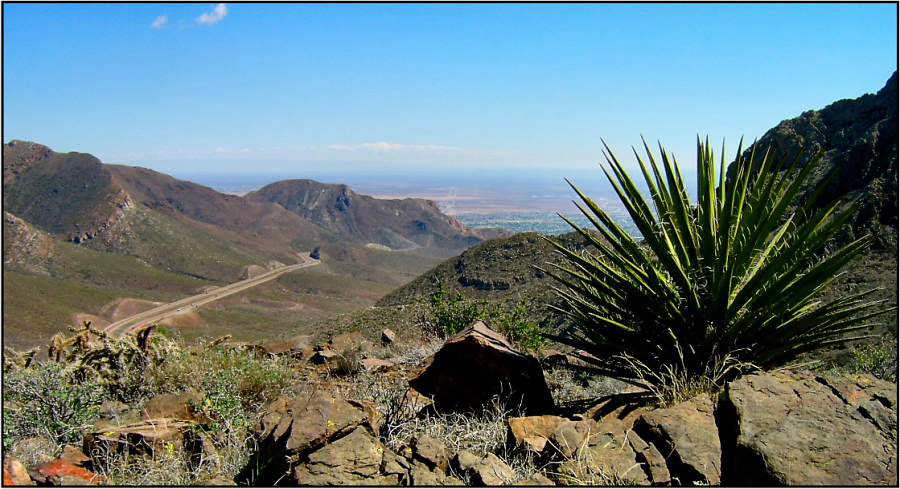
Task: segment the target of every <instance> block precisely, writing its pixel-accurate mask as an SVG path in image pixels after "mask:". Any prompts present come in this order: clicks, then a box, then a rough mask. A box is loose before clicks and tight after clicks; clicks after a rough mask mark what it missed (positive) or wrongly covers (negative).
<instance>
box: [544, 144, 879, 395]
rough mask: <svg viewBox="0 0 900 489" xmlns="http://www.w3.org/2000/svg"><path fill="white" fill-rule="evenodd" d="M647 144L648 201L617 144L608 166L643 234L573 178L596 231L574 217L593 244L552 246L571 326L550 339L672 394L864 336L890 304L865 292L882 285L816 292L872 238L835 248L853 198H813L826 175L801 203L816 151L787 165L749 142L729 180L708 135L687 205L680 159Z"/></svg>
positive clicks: (602, 368)
mask: <svg viewBox="0 0 900 489" xmlns="http://www.w3.org/2000/svg"><path fill="white" fill-rule="evenodd" d="M644 149H645V150H646V154H647V157H648V159H649V168H648V165H647V164H646V163H645V162H644V160H643V158H641V156H640V155H639V154H638V152H637V151H635V155H636V156H637V160H638V164H639V165H640V168H641V171H642V173H643V176H644V181H645V183H646V186H647V188H648V190H649V195H650V201H649V202H648V201H647V200H646V199H645V197H644V195H643V194H642V193H641V190H640V188H639V187H638V185H637V184H635V182H634V181H632V179H631V178H630V177H629V176H628V174H627V173H626V172H625V170H624V168H623V166H622V165H621V163H620V162H619V160H618V159H617V158H616V157H615V155H614V154H613V153H612V151H611V150H610V149H609V147H606V148H605V151H604V155H605V156H606V160H607V162H608V164H609V169H607V168H606V167H604V168H603V171H604V172H605V173H606V176H607V178H608V180H609V182H610V183H611V184H612V186H613V188H614V189H615V191H616V193H617V194H618V196H619V198H620V200H621V202H622V204H623V205H624V207H625V208H626V209H627V211H628V213H629V215H630V217H631V219H632V221H633V222H634V224H635V225H636V227H637V228H638V230H639V231H640V233H641V235H642V236H643V242H642V243H641V242H638V240H637V239H636V238H635V237H633V236H631V235H629V234H628V233H627V232H625V231H624V230H623V229H622V228H621V227H620V226H619V225H617V224H616V222H615V221H614V220H613V219H612V218H611V217H610V215H609V214H608V213H607V212H605V211H604V210H603V209H601V208H600V207H599V206H597V204H595V203H594V202H593V201H592V200H591V199H590V198H589V197H587V196H586V195H584V194H583V193H582V192H581V191H579V190H578V188H577V187H575V186H574V185H572V188H573V189H574V190H575V191H576V193H577V194H578V195H579V197H580V198H581V200H582V202H583V203H584V206H581V205H579V208H580V210H581V211H582V213H583V214H584V215H585V216H586V217H587V218H588V220H589V221H590V222H591V224H592V226H593V227H594V228H596V231H597V232H598V233H599V235H600V237H599V238H598V237H596V236H595V235H594V234H593V233H589V232H587V231H586V230H584V229H582V228H581V227H579V226H578V225H576V224H574V223H573V222H572V221H570V220H567V222H568V223H569V224H570V225H571V226H572V227H573V228H574V229H575V230H576V231H578V232H579V234H581V236H582V237H583V238H584V239H585V240H587V241H588V242H589V243H591V245H592V248H593V250H594V251H593V253H591V252H584V253H577V252H573V251H571V250H568V249H566V248H565V247H564V246H561V245H558V244H556V248H557V249H558V250H559V252H560V253H562V254H563V255H564V256H565V257H566V258H567V260H568V263H567V265H564V266H558V267H556V269H555V271H554V272H550V275H552V276H554V277H555V278H556V279H557V280H558V281H559V282H560V283H561V284H562V285H563V287H562V288H561V289H560V290H559V293H560V294H561V296H562V298H563V299H564V301H565V306H564V307H562V308H561V312H562V313H563V314H564V315H566V316H567V317H568V319H569V320H570V321H571V323H572V325H573V330H572V331H571V334H567V335H560V336H554V337H553V338H554V339H556V340H557V341H560V342H562V343H565V344H568V345H571V346H573V347H575V348H579V349H581V350H583V351H585V352H587V355H582V359H583V360H584V361H585V362H587V363H588V364H590V365H591V367H592V369H593V371H594V372H596V373H598V374H601V375H605V376H610V377H614V378H618V379H621V380H623V381H625V382H628V383H631V384H634V385H637V386H640V387H643V388H646V389H648V390H654V389H656V390H657V391H660V392H666V395H667V396H670V395H671V394H672V392H671V390H670V389H668V388H667V387H665V386H666V385H669V386H672V385H675V384H678V383H682V384H685V385H689V386H698V385H700V386H702V385H705V386H706V388H715V387H717V386H721V385H723V384H724V383H725V382H727V381H728V380H730V379H733V378H735V377H736V376H738V375H740V374H741V373H742V372H745V371H748V370H752V369H757V368H761V369H770V368H774V367H777V366H782V365H785V364H788V363H790V362H792V361H794V360H795V359H796V358H798V356H799V355H801V354H804V353H806V352H809V351H814V350H818V349H822V348H827V347H831V346H833V345H838V344H842V343H846V342H848V341H852V340H855V339H859V338H860V336H858V335H857V336H854V333H857V332H859V331H861V330H862V329H864V328H866V327H867V326H868V325H867V324H866V323H865V321H866V320H867V319H869V318H871V317H874V316H876V315H878V314H880V313H882V312H884V311H879V310H877V306H878V304H879V303H878V302H877V301H871V300H868V297H869V295H870V293H871V292H872V291H867V292H862V293H855V294H852V295H848V296H845V297H842V298H839V299H836V300H833V301H830V302H826V303H817V302H816V300H815V298H816V297H817V296H819V295H820V293H821V292H822V290H823V289H824V288H825V287H827V286H828V285H829V284H830V283H831V282H832V281H833V280H834V279H835V277H836V276H837V275H838V274H839V273H840V271H841V270H842V268H844V266H845V265H847V264H848V263H849V262H850V261H851V260H852V259H854V258H855V257H857V256H859V255H860V254H861V253H862V252H863V251H864V250H865V249H866V248H867V246H869V244H870V242H871V238H870V237H868V236H867V237H863V238H860V239H857V240H855V241H852V242H851V243H849V244H846V245H845V246H843V247H839V248H837V249H832V248H831V247H830V243H829V241H830V239H831V238H832V236H834V235H835V233H836V232H837V231H838V230H839V229H840V228H841V226H843V225H844V224H845V223H846V222H847V221H848V219H849V218H850V217H851V216H852V214H853V212H854V211H855V209H856V208H857V205H856V204H855V203H845V202H840V201H834V202H831V203H827V204H826V205H822V206H819V207H818V208H816V207H814V206H813V204H814V203H815V201H816V198H817V196H818V194H819V192H820V191H821V189H823V188H825V187H826V186H827V181H826V182H825V183H823V184H821V185H820V186H819V189H820V190H819V191H817V192H814V193H813V194H812V195H811V196H810V197H809V198H808V199H806V200H805V201H798V195H800V190H801V188H802V187H803V186H804V184H805V183H806V181H807V178H808V177H809V175H810V174H811V172H812V171H813V169H814V168H815V167H816V162H817V160H818V158H819V155H816V156H814V157H813V158H811V159H810V161H808V162H807V163H805V164H804V163H803V162H802V158H801V155H799V154H798V155H797V157H795V158H794V159H793V160H792V161H790V162H787V161H786V160H784V159H782V158H778V157H776V155H775V153H770V152H766V153H765V154H764V155H763V156H762V158H758V157H757V148H756V146H755V145H754V146H753V148H752V150H751V153H752V154H751V155H750V156H749V157H746V156H744V155H743V154H742V151H741V150H740V148H739V150H738V153H737V157H736V161H735V163H734V165H733V166H732V167H731V169H730V171H731V173H730V176H729V178H728V179H726V178H725V177H726V160H725V157H724V154H723V155H722V157H721V160H720V162H719V174H718V176H717V175H716V171H715V166H716V161H715V158H714V155H713V151H712V149H711V147H710V145H709V143H708V141H707V142H706V143H703V142H702V141H700V140H699V139H698V142H697V155H698V156H697V201H696V203H691V202H690V200H689V198H688V192H687V187H686V185H685V183H684V180H683V178H682V175H681V171H680V170H679V167H678V165H677V163H676V162H675V159H674V157H671V158H670V157H669V155H667V154H666V151H665V149H664V148H663V147H662V145H660V154H661V158H662V159H661V163H658V162H657V160H656V159H655V157H654V155H653V152H652V151H651V150H650V148H649V147H648V146H647V145H646V143H645V144H644ZM723 153H724V150H723ZM654 211H655V212H654ZM551 242H552V241H551ZM674 397H675V398H676V400H677V398H678V397H679V396H678V395H675V396H674Z"/></svg>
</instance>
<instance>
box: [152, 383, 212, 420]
mask: <svg viewBox="0 0 900 489" xmlns="http://www.w3.org/2000/svg"><path fill="white" fill-rule="evenodd" d="M203 397H204V396H203V394H201V393H199V392H193V391H192V392H184V393H181V394H160V395H158V396H154V397H153V399H150V400H149V401H147V404H145V405H144V407H143V408H142V409H141V419H142V420H144V421H147V420H150V419H160V418H172V419H180V420H182V421H190V422H193V423H201V424H207V423H211V422H212V420H211V419H209V417H208V416H207V415H206V414H204V413H202V412H201V411H200V409H199V407H200V406H202V404H203Z"/></svg>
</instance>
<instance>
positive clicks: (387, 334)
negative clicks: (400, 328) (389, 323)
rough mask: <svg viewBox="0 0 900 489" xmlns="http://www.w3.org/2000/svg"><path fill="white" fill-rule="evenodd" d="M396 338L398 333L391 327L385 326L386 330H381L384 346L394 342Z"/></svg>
mask: <svg viewBox="0 0 900 489" xmlns="http://www.w3.org/2000/svg"><path fill="white" fill-rule="evenodd" d="M396 339H397V334H396V333H394V332H393V331H391V330H390V329H387V328H385V330H384V331H382V332H381V344H382V345H384V346H387V345H391V344H393V343H394V341H395V340H396Z"/></svg>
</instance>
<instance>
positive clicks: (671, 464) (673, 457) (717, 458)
mask: <svg viewBox="0 0 900 489" xmlns="http://www.w3.org/2000/svg"><path fill="white" fill-rule="evenodd" d="M714 410H715V407H714V406H713V402H712V399H711V398H710V397H709V395H698V396H696V397H694V398H692V399H689V400H687V401H685V402H682V403H679V404H676V405H675V406H672V407H669V408H666V409H656V410H654V411H651V412H649V413H645V414H643V415H641V417H640V418H638V420H637V421H636V422H635V425H634V432H635V433H637V434H638V436H640V437H641V438H643V439H644V440H646V441H647V442H649V443H651V444H652V445H654V446H655V447H656V448H657V449H658V450H659V453H661V454H662V457H663V459H664V460H666V461H668V471H669V472H670V473H671V476H672V477H673V478H676V479H678V480H679V481H680V482H681V484H682V485H685V484H693V483H696V482H701V483H704V484H710V485H714V486H717V485H720V484H721V481H722V445H721V443H720V442H719V430H718V428H717V427H716V420H715V417H714V415H713V412H714Z"/></svg>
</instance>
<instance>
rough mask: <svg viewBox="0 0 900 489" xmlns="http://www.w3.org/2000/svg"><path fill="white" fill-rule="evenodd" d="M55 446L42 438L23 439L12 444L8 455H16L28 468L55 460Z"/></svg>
mask: <svg viewBox="0 0 900 489" xmlns="http://www.w3.org/2000/svg"><path fill="white" fill-rule="evenodd" d="M56 450H57V447H56V444H55V443H53V442H52V441H50V440H48V439H47V438H46V437H43V436H35V437H33V438H25V439H23V440H19V441H17V442H15V443H13V446H12V450H10V453H12V454H16V455H17V456H18V457H19V458H21V459H22V460H24V461H25V463H26V464H28V465H29V466H31V465H37V464H42V463H46V462H49V461H51V460H53V459H55V458H56V457H55V455H56Z"/></svg>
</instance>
